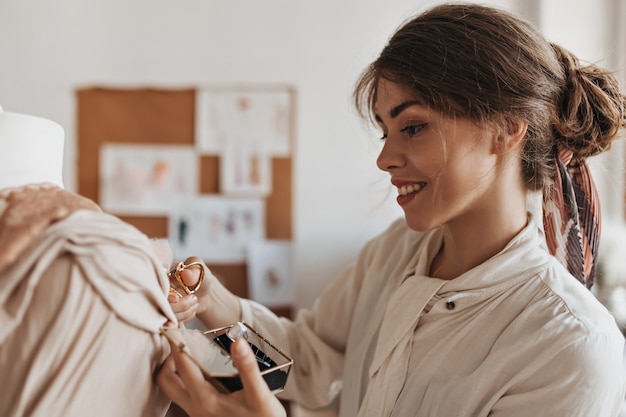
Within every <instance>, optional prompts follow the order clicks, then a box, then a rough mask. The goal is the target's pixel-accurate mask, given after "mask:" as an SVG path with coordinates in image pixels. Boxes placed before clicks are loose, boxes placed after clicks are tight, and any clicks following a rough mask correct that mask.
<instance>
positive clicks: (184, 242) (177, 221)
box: [168, 196, 265, 263]
mask: <svg viewBox="0 0 626 417" xmlns="http://www.w3.org/2000/svg"><path fill="white" fill-rule="evenodd" d="M168 229H169V232H168V237H169V242H170V246H171V247H172V252H173V256H174V260H177V261H181V260H184V259H185V258H187V257H189V256H199V257H201V258H202V259H203V260H205V261H206V262H210V263H238V262H243V261H244V260H245V257H246V247H247V245H248V244H249V243H250V242H254V241H257V240H262V239H264V238H265V205H264V202H263V200H261V199H249V198H246V199H243V198H228V197H218V196H198V197H191V198H185V199H178V200H176V201H172V205H171V206H170V213H169V224H168Z"/></svg>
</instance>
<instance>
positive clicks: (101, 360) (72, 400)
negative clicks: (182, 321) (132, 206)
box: [0, 190, 176, 417]
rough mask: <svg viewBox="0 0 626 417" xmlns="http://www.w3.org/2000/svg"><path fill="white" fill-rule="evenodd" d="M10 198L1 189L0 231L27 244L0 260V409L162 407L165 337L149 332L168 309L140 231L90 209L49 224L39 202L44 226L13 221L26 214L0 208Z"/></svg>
mask: <svg viewBox="0 0 626 417" xmlns="http://www.w3.org/2000/svg"><path fill="white" fill-rule="evenodd" d="M41 194H42V195H44V194H45V192H43V190H41ZM33 195H34V194H33ZM24 196H26V194H24ZM20 201H21V200H20ZM7 202H8V203H9V204H8V206H7V204H6V203H7ZM11 202H14V203H15V202H16V201H10V200H2V198H1V196H0V203H3V204H2V205H1V206H2V207H0V214H2V216H1V217H0V230H4V231H6V230H7V227H9V226H10V227H11V230H13V232H14V233H12V236H13V237H15V238H17V234H16V233H17V231H20V230H22V231H23V236H22V237H20V241H25V242H27V243H26V244H25V245H22V247H23V250H21V251H20V253H15V255H16V256H14V257H13V256H12V257H11V259H8V260H6V262H4V263H1V262H0V375H2V379H3V380H4V381H10V383H7V384H5V385H3V390H2V394H0V415H2V416H6V417H13V416H25V415H28V416H34V417H37V416H46V417H57V416H58V417H61V416H63V417H73V416H85V415H100V416H133V417H157V416H162V415H164V414H165V412H166V410H167V407H168V405H169V400H168V399H167V397H166V396H165V395H164V394H163V392H162V391H160V390H159V389H158V387H157V386H156V384H155V383H154V373H155V372H156V370H157V369H158V367H159V366H160V365H161V363H162V362H163V361H164V360H165V357H166V356H167V354H168V353H169V346H167V343H166V342H165V341H164V340H163V339H162V337H160V336H159V334H158V331H159V328H160V326H162V325H163V324H164V323H165V322H166V321H171V322H173V323H176V317H175V315H174V313H173V312H172V310H171V307H170V306H169V304H168V302H167V299H166V295H167V291H168V286H169V282H168V279H167V277H166V275H165V268H164V267H163V265H162V264H161V262H160V260H159V259H158V258H157V256H156V254H155V253H154V250H153V249H152V247H151V245H150V241H149V239H148V238H147V237H146V236H145V235H143V234H142V233H140V232H139V231H138V230H137V229H135V228H133V227H132V226H130V225H128V224H126V223H124V222H122V221H120V220H119V219H118V218H115V217H114V216H110V215H107V214H104V213H101V212H99V211H96V210H78V211H74V212H73V213H72V214H70V215H69V216H67V217H66V218H64V219H62V220H59V221H56V222H53V223H52V224H50V219H51V218H45V217H46V216H45V215H44V214H45V213H44V212H41V211H40V212H39V214H40V216H39V217H44V220H45V221H42V222H36V223H37V224H43V225H45V227H41V228H40V227H36V228H32V227H27V228H22V227H20V225H19V222H18V221H17V220H19V218H22V219H23V220H24V221H26V222H29V224H30V222H31V220H33V218H32V217H31V216H21V215H20V216H18V214H19V213H15V216H17V217H13V216H5V215H4V214H8V213H10V211H9V210H10V209H11V207H12V205H11ZM34 207H35V209H34V211H36V208H37V207H38V206H37V205H36V204H35V205H34ZM22 214H24V213H22ZM31 214H33V216H35V214H36V213H31ZM54 217H55V216H53V218H54ZM10 219H14V220H15V221H9V220H10ZM7 242H9V241H7ZM9 243H10V242H9Z"/></svg>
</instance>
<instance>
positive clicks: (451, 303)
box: [446, 301, 456, 310]
mask: <svg viewBox="0 0 626 417" xmlns="http://www.w3.org/2000/svg"><path fill="white" fill-rule="evenodd" d="M446 307H448V310H454V307H456V306H455V305H454V301H448V302H447V303H446Z"/></svg>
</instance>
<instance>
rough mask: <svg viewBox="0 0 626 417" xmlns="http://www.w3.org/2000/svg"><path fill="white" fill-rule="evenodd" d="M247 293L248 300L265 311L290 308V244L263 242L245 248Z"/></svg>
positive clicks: (291, 290)
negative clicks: (267, 307) (267, 308)
mask: <svg viewBox="0 0 626 417" xmlns="http://www.w3.org/2000/svg"><path fill="white" fill-rule="evenodd" d="M247 265H248V289H249V292H250V298H251V299H252V300H254V301H257V302H259V303H261V304H264V305H266V306H269V307H272V306H274V307H278V306H287V305H292V304H293V302H294V293H295V291H294V288H295V285H294V282H293V276H292V274H293V273H292V244H291V243H290V242H288V241H282V240H263V241H257V242H252V243H251V244H250V245H249V246H248V257H247Z"/></svg>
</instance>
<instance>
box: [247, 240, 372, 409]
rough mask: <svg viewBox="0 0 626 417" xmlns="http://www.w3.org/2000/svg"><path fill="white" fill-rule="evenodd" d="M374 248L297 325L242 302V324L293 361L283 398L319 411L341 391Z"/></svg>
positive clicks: (304, 312)
mask: <svg viewBox="0 0 626 417" xmlns="http://www.w3.org/2000/svg"><path fill="white" fill-rule="evenodd" d="M374 245H375V241H370V242H369V243H368V244H367V245H366V246H365V247H364V248H363V250H362V251H361V253H360V254H359V257H358V259H357V261H356V263H355V264H353V265H351V266H350V267H349V268H348V269H346V270H345V271H344V272H343V273H342V274H341V275H340V276H339V277H338V278H337V279H336V280H335V281H334V282H333V283H332V284H331V285H330V286H329V287H328V288H326V289H325V291H324V292H323V293H322V294H321V295H320V297H319V298H318V299H317V300H316V301H315V303H314V305H313V307H312V309H310V310H302V311H300V312H299V313H298V314H297V316H296V318H295V320H293V321H292V320H289V319H286V318H281V317H277V316H276V315H275V314H273V313H272V312H271V311H269V310H268V309H267V308H265V307H263V306H262V305H260V304H258V303H255V302H253V301H250V300H242V301H241V309H242V320H244V321H247V322H248V323H250V324H251V325H252V326H253V327H254V328H255V329H256V330H258V331H259V332H260V333H261V334H262V335H263V336H265V337H267V338H268V339H269V340H270V341H271V342H272V343H273V344H274V345H275V346H276V347H278V348H279V349H281V350H282V351H284V352H285V353H286V354H287V355H288V356H290V357H291V358H293V359H294V365H293V366H292V369H291V372H290V374H289V379H288V381H287V386H286V388H285V391H284V392H283V393H281V397H282V398H285V399H293V400H297V401H298V402H299V403H300V404H302V405H304V406H305V407H310V408H318V407H324V406H327V405H329V404H331V403H332V401H333V400H334V398H335V397H336V396H337V395H338V393H339V392H340V391H341V376H342V373H343V363H344V353H345V348H346V343H347V338H348V333H349V331H350V325H351V322H352V319H353V315H354V309H355V306H356V303H357V300H358V297H359V294H360V291H361V284H362V281H363V279H364V275H365V270H366V269H367V264H368V262H369V259H370V256H369V255H370V253H371V251H372V250H374V248H373V246H374Z"/></svg>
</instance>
